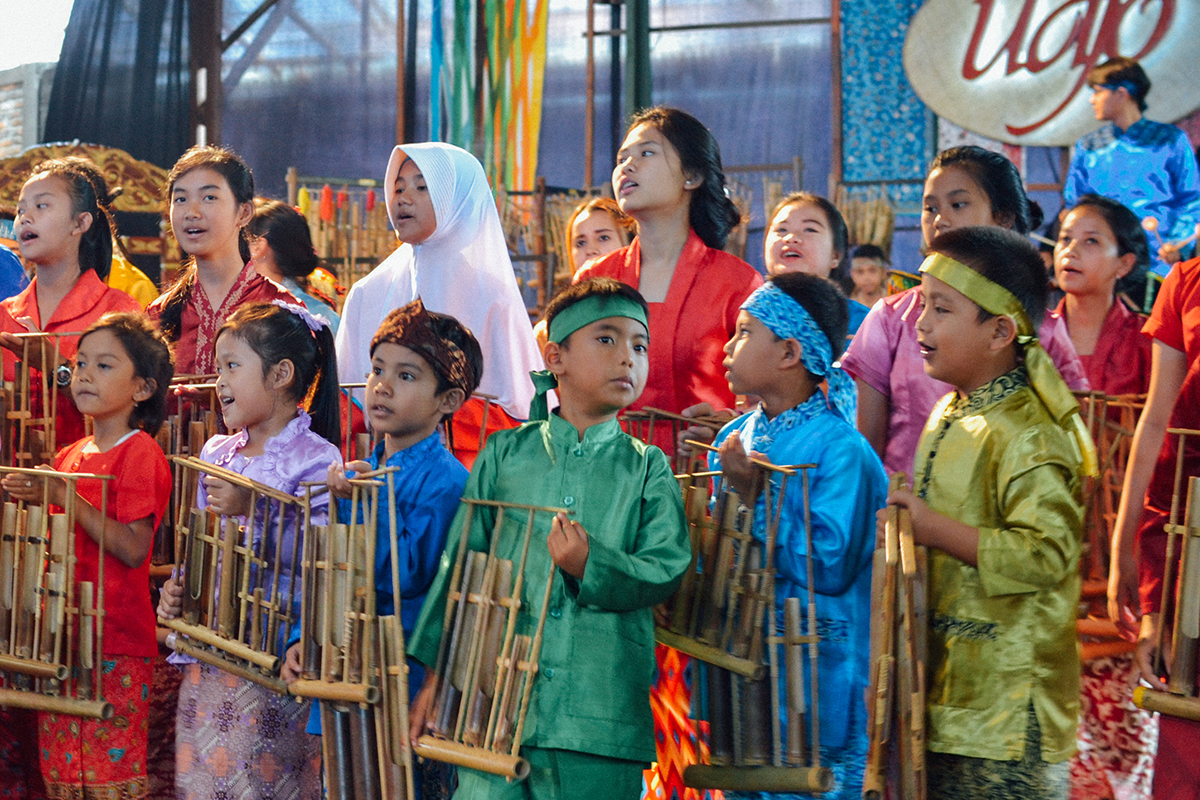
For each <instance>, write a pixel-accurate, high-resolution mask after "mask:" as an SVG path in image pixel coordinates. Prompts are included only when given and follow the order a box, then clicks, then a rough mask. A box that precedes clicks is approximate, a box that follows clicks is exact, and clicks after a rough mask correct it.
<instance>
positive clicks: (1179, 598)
mask: <svg viewBox="0 0 1200 800" xmlns="http://www.w3.org/2000/svg"><path fill="white" fill-rule="evenodd" d="M1167 435H1169V436H1177V437H1179V441H1178V445H1177V446H1176V460H1175V484H1174V493H1173V496H1172V498H1171V512H1170V518H1169V522H1168V523H1167V525H1166V526H1165V528H1166V532H1167V558H1166V567H1165V568H1164V571H1163V587H1162V603H1161V605H1160V608H1161V609H1162V621H1160V624H1159V626H1158V638H1157V641H1156V646H1155V653H1154V666H1155V670H1156V672H1157V673H1158V674H1163V671H1164V670H1163V666H1164V665H1163V659H1164V648H1163V639H1164V638H1165V630H1166V628H1167V626H1166V622H1165V620H1166V618H1167V617H1168V615H1169V616H1170V617H1171V619H1172V625H1171V627H1170V631H1171V649H1170V667H1169V669H1167V670H1166V672H1167V673H1168V675H1169V677H1168V679H1167V681H1166V685H1165V687H1163V688H1165V689H1166V691H1156V690H1154V689H1149V688H1147V687H1146V686H1138V687H1137V688H1136V689H1134V692H1133V702H1134V705H1136V706H1138V707H1139V708H1144V709H1146V710H1148V711H1157V712H1159V713H1162V714H1167V715H1170V716H1173V717H1182V718H1184V719H1190V720H1194V721H1197V722H1200V698H1197V697H1196V696H1195V695H1196V668H1197V660H1196V655H1197V650H1198V649H1200V648H1198V645H1200V477H1197V476H1190V477H1188V478H1187V502H1186V505H1185V507H1184V509H1183V512H1184V514H1183V523H1182V524H1179V512H1180V508H1179V505H1180V503H1179V501H1180V498H1181V497H1182V496H1183V487H1184V477H1185V476H1184V455H1185V452H1186V450H1187V445H1188V439H1191V438H1193V437H1200V430H1191V429H1186V428H1168V429H1167ZM1180 538H1182V541H1181V542H1177V540H1178V539H1180ZM1177 547H1178V554H1176V548H1177ZM1177 560H1178V561H1179V576H1178V579H1177V580H1176V578H1175V575H1174V572H1175V569H1174V568H1175V562H1176V561H1177Z"/></svg>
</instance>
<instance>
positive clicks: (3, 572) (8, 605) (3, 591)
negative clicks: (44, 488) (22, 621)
mask: <svg viewBox="0 0 1200 800" xmlns="http://www.w3.org/2000/svg"><path fill="white" fill-rule="evenodd" d="M16 547H17V504H16V503H11V502H10V503H5V504H4V514H3V522H2V523H0V609H2V610H4V611H10V610H12V607H13V588H14V587H13V564H14V556H15V552H14V551H15V550H16ZM5 633H6V635H5V638H6V639H7V632H5Z"/></svg>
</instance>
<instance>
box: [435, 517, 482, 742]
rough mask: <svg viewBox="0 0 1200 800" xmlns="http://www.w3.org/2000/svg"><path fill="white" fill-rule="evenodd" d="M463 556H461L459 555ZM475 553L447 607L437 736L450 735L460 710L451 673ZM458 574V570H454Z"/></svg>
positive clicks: (436, 710)
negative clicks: (449, 620) (450, 619)
mask: <svg viewBox="0 0 1200 800" xmlns="http://www.w3.org/2000/svg"><path fill="white" fill-rule="evenodd" d="M463 539H464V544H465V540H466V532H465V531H464V536H463ZM462 555H464V554H463V553H460V556H462ZM473 555H474V553H473V551H472V557H470V558H464V559H463V561H464V563H462V564H461V567H462V583H461V584H460V585H459V589H458V597H457V599H454V600H453V602H448V603H447V604H446V609H447V616H449V615H450V614H453V615H454V617H453V620H454V625H453V627H450V626H447V627H446V628H444V629H443V630H449V631H450V636H449V637H446V636H445V635H443V637H442V638H443V639H447V638H448V639H449V647H448V649H447V650H446V653H445V660H442V658H441V657H439V659H438V661H439V669H438V675H439V676H440V678H441V686H440V689H439V695H438V702H437V705H436V706H435V709H434V710H435V712H436V713H435V714H433V715H432V719H433V720H434V731H435V732H436V733H437V735H438V736H447V735H449V733H450V719H451V717H453V716H454V715H455V713H456V712H457V710H458V703H459V690H458V689H457V688H456V687H455V685H454V681H453V680H451V677H450V670H451V665H452V664H454V662H455V659H456V658H457V656H458V650H459V649H460V648H461V647H462V636H461V635H460V634H461V631H462V620H463V617H464V616H465V615H466V613H467V605H468V600H467V595H468V594H470V587H471V581H472V577H473V576H472V571H473V570H474V567H475V558H474V557H473ZM455 571H456V572H457V571H458V568H457V567H456V568H455Z"/></svg>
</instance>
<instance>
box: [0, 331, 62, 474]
mask: <svg viewBox="0 0 1200 800" xmlns="http://www.w3.org/2000/svg"><path fill="white" fill-rule="evenodd" d="M12 335H13V336H16V337H17V339H19V340H20V342H21V354H20V355H16V354H14V353H12V352H10V351H8V350H5V349H0V371H3V370H2V368H3V366H4V364H5V363H7V362H8V361H10V360H11V361H13V362H14V364H13V367H14V369H13V381H12V382H11V383H10V382H8V381H5V382H4V384H3V391H2V392H0V409H2V410H3V417H4V428H3V431H0V463H3V464H5V465H12V466H18V467H34V466H37V465H38V464H44V463H46V462H48V461H49V460H50V457H51V456H53V455H54V453H55V451H56V450H57V440H56V436H55V414H56V411H57V407H58V394H59V392H69V391H70V389H69V388H63V387H60V386H59V385H58V382H57V381H55V380H54V377H55V376H54V371H53V370H50V371H49V372H46V371H43V370H37V369H34V368H33V367H31V366H30V364H31V363H38V364H46V363H49V364H58V363H59V361H60V360H61V359H60V355H59V353H60V349H61V340H62V337H64V336H79V335H80V334H79V333H78V332H74V333H17V334H12Z"/></svg>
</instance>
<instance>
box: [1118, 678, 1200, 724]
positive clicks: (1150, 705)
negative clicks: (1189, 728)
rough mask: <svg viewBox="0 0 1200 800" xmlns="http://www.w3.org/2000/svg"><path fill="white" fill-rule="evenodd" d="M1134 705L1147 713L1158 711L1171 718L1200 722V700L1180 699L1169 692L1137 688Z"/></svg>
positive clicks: (1134, 693) (1134, 694)
mask: <svg viewBox="0 0 1200 800" xmlns="http://www.w3.org/2000/svg"><path fill="white" fill-rule="evenodd" d="M1133 704H1134V705H1135V706H1137V707H1138V708H1141V709H1145V710H1146V711H1156V712H1158V713H1159V714H1166V715H1167V716H1169V717H1178V718H1180V719H1190V720H1192V721H1194V722H1200V698H1195V697H1180V696H1179V695H1176V694H1170V693H1168V692H1159V691H1155V690H1154V689H1150V688H1147V687H1145V686H1137V687H1135V688H1134V690H1133Z"/></svg>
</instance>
